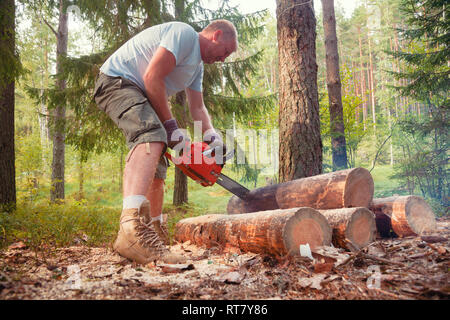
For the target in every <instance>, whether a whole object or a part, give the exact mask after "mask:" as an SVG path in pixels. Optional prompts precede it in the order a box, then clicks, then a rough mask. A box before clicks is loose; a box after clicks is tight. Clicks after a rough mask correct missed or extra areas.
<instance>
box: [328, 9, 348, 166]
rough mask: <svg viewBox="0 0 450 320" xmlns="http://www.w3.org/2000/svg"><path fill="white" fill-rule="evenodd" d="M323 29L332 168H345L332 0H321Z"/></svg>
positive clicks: (339, 82)
mask: <svg viewBox="0 0 450 320" xmlns="http://www.w3.org/2000/svg"><path fill="white" fill-rule="evenodd" d="M322 8H323V29H324V36H325V51H326V66H327V88H328V101H329V104H330V106H329V110H330V134H331V149H332V159H333V170H334V171H336V170H342V169H347V148H346V143H345V132H344V111H343V107H342V96H341V76H340V74H339V54H338V47H337V36H336V18H335V14H334V0H322Z"/></svg>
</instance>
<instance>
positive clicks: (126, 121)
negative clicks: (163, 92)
mask: <svg viewBox="0 0 450 320" xmlns="http://www.w3.org/2000/svg"><path fill="white" fill-rule="evenodd" d="M134 102H135V103H134V104H133V105H132V106H130V107H129V108H128V109H124V110H123V111H122V113H121V114H118V115H117V119H118V126H119V128H120V129H122V131H123V133H124V134H125V137H126V140H127V142H134V141H135V140H136V139H137V138H138V137H139V135H141V134H143V133H146V132H152V131H161V130H163V131H164V128H163V126H162V124H161V121H160V120H159V118H158V116H157V115H156V112H155V111H154V110H153V108H152V107H151V106H150V104H149V103H148V101H147V99H145V101H134ZM163 133H164V134H165V131H164V132H163ZM155 134H156V132H155ZM163 141H164V140H163Z"/></svg>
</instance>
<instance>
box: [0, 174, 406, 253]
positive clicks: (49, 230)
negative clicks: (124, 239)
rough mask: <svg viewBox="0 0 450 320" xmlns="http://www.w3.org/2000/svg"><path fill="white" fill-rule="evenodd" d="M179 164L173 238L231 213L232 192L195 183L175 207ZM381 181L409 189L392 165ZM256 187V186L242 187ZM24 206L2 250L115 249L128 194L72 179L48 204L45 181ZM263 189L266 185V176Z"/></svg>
mask: <svg viewBox="0 0 450 320" xmlns="http://www.w3.org/2000/svg"><path fill="white" fill-rule="evenodd" d="M173 172H174V170H173V166H172V167H171V169H169V173H168V178H167V180H166V193H165V196H164V209H163V212H164V213H167V214H168V216H169V220H168V227H169V232H170V234H173V232H174V227H175V224H176V222H177V221H179V220H180V219H183V218H186V217H192V216H198V215H203V214H208V213H226V207H227V203H228V200H229V199H230V197H231V194H230V193H229V192H228V191H226V190H225V189H223V188H222V187H220V186H219V185H214V186H212V187H206V188H205V187H202V186H201V185H199V184H196V183H195V182H193V181H192V180H189V204H187V205H184V206H180V207H175V206H173V205H172V197H173V186H174V173H173ZM224 173H225V174H226V175H228V176H230V177H231V178H233V179H235V180H237V181H239V177H238V176H237V174H236V173H234V172H232V171H231V170H230V169H229V168H225V170H224ZM371 174H372V176H373V179H374V183H375V194H374V196H375V197H387V196H391V195H394V194H406V190H404V189H403V188H402V186H401V185H400V184H399V183H398V181H396V180H395V179H392V178H390V176H391V175H392V174H393V170H392V168H391V167H390V166H376V167H375V168H374V169H373V171H372V172H371ZM242 184H243V185H244V186H246V187H247V188H249V189H253V188H255V187H254V183H253V182H251V183H242ZM18 185H19V188H18V198H19V201H18V206H17V210H16V211H15V212H14V213H4V212H3V213H2V212H0V247H1V246H3V247H4V246H6V245H8V244H10V243H12V242H16V241H19V240H20V241H23V242H25V243H26V244H27V245H28V246H30V247H32V248H34V249H36V250H40V249H42V248H43V247H45V246H53V247H59V246H67V245H70V244H74V243H80V241H81V242H82V243H85V244H87V245H95V246H98V245H109V244H111V243H112V241H113V240H114V238H115V236H116V234H117V230H118V220H119V217H120V212H121V207H122V195H121V192H119V190H118V189H119V186H118V182H117V180H116V181H115V182H113V181H111V180H106V179H103V180H96V179H91V180H89V181H87V182H86V183H85V185H84V195H85V197H84V199H82V200H80V199H79V192H78V191H79V190H78V183H77V181H75V180H74V179H70V178H69V179H68V180H67V183H66V200H65V202H64V203H63V204H51V203H49V201H48V194H49V186H48V184H45V183H41V185H40V186H38V187H37V188H36V187H34V186H27V185H21V184H18ZM256 185H257V187H261V186H263V185H265V177H264V176H260V177H259V179H258V182H257V184H256Z"/></svg>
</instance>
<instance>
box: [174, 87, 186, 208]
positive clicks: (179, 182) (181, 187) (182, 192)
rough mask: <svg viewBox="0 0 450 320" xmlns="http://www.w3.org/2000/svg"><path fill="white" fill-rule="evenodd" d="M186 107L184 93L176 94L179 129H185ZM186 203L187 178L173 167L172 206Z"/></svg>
mask: <svg viewBox="0 0 450 320" xmlns="http://www.w3.org/2000/svg"><path fill="white" fill-rule="evenodd" d="M185 105H186V94H185V93H184V92H178V93H177V94H176V96H175V106H174V107H175V109H176V110H174V111H176V113H177V114H181V116H178V117H177V122H178V125H179V126H180V128H186V125H187V123H186V121H185V119H186V114H185V112H184V107H185ZM187 202H188V180H187V176H186V175H185V174H184V173H183V171H181V170H180V169H178V168H177V167H175V183H174V188H173V204H174V205H176V206H179V205H182V204H184V203H187Z"/></svg>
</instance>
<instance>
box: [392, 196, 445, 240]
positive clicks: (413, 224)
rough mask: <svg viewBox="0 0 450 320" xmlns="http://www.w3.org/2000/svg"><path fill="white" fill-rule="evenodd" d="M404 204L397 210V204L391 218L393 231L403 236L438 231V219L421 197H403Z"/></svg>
mask: <svg viewBox="0 0 450 320" xmlns="http://www.w3.org/2000/svg"><path fill="white" fill-rule="evenodd" d="M402 200H403V202H404V204H401V202H400V201H399V203H400V205H399V206H400V207H402V206H404V209H403V210H402V209H401V208H399V209H398V210H396V209H397V206H396V203H394V208H393V212H392V217H391V223H392V229H393V230H394V232H395V233H396V234H397V235H399V236H401V237H407V236H415V235H422V234H424V233H427V232H433V231H435V230H436V217H435V215H434V213H433V210H432V209H431V207H430V205H429V204H428V203H427V202H426V201H425V200H424V199H423V198H421V197H418V196H406V197H403V199H402Z"/></svg>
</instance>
